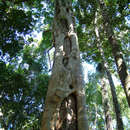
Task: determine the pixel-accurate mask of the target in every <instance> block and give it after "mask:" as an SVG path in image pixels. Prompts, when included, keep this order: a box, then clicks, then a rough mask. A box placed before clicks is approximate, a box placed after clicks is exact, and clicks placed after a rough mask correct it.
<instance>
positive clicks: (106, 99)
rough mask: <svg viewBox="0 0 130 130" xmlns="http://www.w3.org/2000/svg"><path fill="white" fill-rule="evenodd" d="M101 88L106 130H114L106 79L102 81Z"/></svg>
mask: <svg viewBox="0 0 130 130" xmlns="http://www.w3.org/2000/svg"><path fill="white" fill-rule="evenodd" d="M101 87H102V100H103V107H104V113H105V122H106V129H107V130H113V126H112V117H111V114H110V103H109V102H110V101H109V96H108V90H107V84H106V81H105V78H102V79H101Z"/></svg>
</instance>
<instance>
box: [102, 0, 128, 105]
mask: <svg viewBox="0 0 130 130" xmlns="http://www.w3.org/2000/svg"><path fill="white" fill-rule="evenodd" d="M99 4H100V9H101V12H102V17H103V25H104V30H105V31H106V34H107V38H108V40H109V43H110V45H111V47H112V54H113V56H114V59H115V62H116V66H117V70H118V74H119V77H120V80H121V83H122V85H123V88H124V91H125V94H126V98H127V101H128V104H129V106H130V92H129V91H130V84H129V83H130V75H129V74H128V70H127V66H126V63H125V60H124V58H123V55H122V53H121V48H120V45H119V44H118V42H117V39H116V38H115V34H114V31H113V27H112V25H111V21H110V17H109V14H108V12H107V7H106V6H105V3H104V0H99Z"/></svg>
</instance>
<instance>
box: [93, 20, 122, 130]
mask: <svg viewBox="0 0 130 130" xmlns="http://www.w3.org/2000/svg"><path fill="white" fill-rule="evenodd" d="M96 23H97V18H95V34H96V38H97V46H98V49H99V52H100V55H101V57H102V63H103V64H102V66H103V68H104V70H105V71H106V73H107V77H108V80H109V84H110V88H111V94H112V99H113V106H114V110H115V113H116V121H117V127H118V130H124V128H123V121H122V117H121V111H120V105H119V103H118V99H117V95H116V90H115V85H114V83H113V79H112V77H111V74H110V72H109V70H108V67H107V62H106V59H105V56H104V52H103V49H102V46H101V41H100V35H99V31H98V27H97V26H96ZM109 121H110V120H109ZM106 125H108V126H109V125H110V122H109V124H106ZM111 128H112V126H111ZM107 129H109V130H111V129H110V128H107Z"/></svg>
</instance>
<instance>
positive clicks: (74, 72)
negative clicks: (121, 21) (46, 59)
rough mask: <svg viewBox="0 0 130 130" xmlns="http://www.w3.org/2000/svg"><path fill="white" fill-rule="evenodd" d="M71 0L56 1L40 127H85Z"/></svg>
mask: <svg viewBox="0 0 130 130" xmlns="http://www.w3.org/2000/svg"><path fill="white" fill-rule="evenodd" d="M74 21H75V20H74V17H73V14H72V2H71V0H55V16H54V22H53V23H54V24H53V35H54V46H55V56H54V65H53V70H52V75H51V79H50V82H49V86H48V92H47V97H46V102H45V110H44V113H43V120H42V127H41V130H88V125H87V118H86V109H85V106H86V101H85V91H84V81H83V76H82V70H81V65H80V54H79V47H78V39H77V34H76V33H75V28H74Z"/></svg>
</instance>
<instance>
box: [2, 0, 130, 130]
mask: <svg viewBox="0 0 130 130" xmlns="http://www.w3.org/2000/svg"><path fill="white" fill-rule="evenodd" d="M104 3H105V5H106V10H107V15H108V16H109V22H110V25H111V28H112V29H113V32H114V36H115V38H116V40H117V41H118V45H119V53H120V54H121V55H123V58H124V61H125V63H126V66H127V68H128V72H129V58H130V57H129V50H130V44H129V42H130V41H129V27H130V22H129V19H130V16H129V6H130V4H129V2H128V0H104ZM98 5H99V4H98V1H97V0H86V1H85V0H73V4H72V6H73V12H74V16H75V21H76V25H75V26H76V28H77V35H78V41H79V47H80V56H81V63H82V64H83V66H84V65H85V64H87V66H86V65H85V67H83V73H84V75H85V77H86V78H85V80H86V82H85V88H86V91H85V94H86V108H87V111H86V114H87V117H88V119H89V120H88V124H89V127H90V130H91V129H92V130H104V129H105V128H106V125H105V114H104V111H105V110H104V100H103V99H104V95H103V91H102V81H103V80H104V81H105V83H106V88H107V94H108V97H109V99H108V100H109V106H110V108H109V112H110V115H111V117H112V125H113V127H114V129H116V128H117V127H118V126H117V123H116V122H117V118H116V113H115V107H114V103H113V98H112V94H111V88H110V85H109V81H108V78H107V76H106V73H105V72H104V68H103V69H102V68H100V67H101V66H100V63H103V60H104V59H105V61H104V63H103V64H107V69H108V70H109V72H110V74H111V75H112V77H114V80H117V81H116V82H114V84H115V89H116V95H117V99H118V102H119V105H120V111H121V116H122V120H123V124H124V126H123V127H124V129H125V130H128V129H130V109H129V105H128V102H129V100H130V99H129V100H128V98H126V95H125V92H124V89H123V85H121V82H120V78H119V76H118V72H117V67H116V63H115V59H114V55H113V48H112V46H111V44H110V39H108V37H107V31H106V30H105V28H104V18H103V16H102V13H101V11H100V7H99V6H98ZM53 18H54V1H53V0H0V128H1V129H2V128H4V129H5V130H8V129H10V130H39V129H40V126H41V119H42V112H43V110H44V105H45V98H46V93H47V88H48V82H49V79H50V75H51V70H52V66H53V58H54V54H53V53H54V46H53V44H52V43H53V36H52V23H53ZM96 28H97V29H98V31H99V33H100V41H99V39H98V37H97V33H96V31H95V30H96ZM39 35H40V36H39ZM99 43H100V45H99ZM100 48H102V49H100ZM102 50H103V55H102V53H101V52H102ZM90 65H92V66H93V69H94V70H95V71H94V70H92V69H90V68H89V67H88V66H90ZM105 67H106V66H105ZM86 75H87V76H86ZM103 78H104V79H103ZM128 91H130V90H129V89H128Z"/></svg>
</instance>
